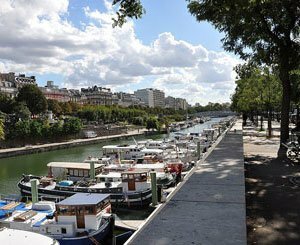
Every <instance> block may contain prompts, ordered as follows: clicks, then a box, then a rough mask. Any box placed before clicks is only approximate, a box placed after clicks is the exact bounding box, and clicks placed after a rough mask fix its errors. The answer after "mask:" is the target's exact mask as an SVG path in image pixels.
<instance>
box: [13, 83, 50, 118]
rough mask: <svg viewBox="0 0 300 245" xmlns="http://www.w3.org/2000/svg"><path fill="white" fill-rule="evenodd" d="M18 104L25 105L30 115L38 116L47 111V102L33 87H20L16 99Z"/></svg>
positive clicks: (36, 88) (35, 87) (37, 89)
mask: <svg viewBox="0 0 300 245" xmlns="http://www.w3.org/2000/svg"><path fill="white" fill-rule="evenodd" d="M16 101H18V102H24V103H26V105H27V107H28V109H29V110H30V112H31V114H33V115H38V114H40V113H42V112H45V111H46V110H47V106H48V105H47V100H46V97H45V96H44V95H43V93H42V92H41V90H39V88H38V87H37V86H35V85H25V86H24V87H22V88H21V89H20V91H19V93H18V96H17V98H16Z"/></svg>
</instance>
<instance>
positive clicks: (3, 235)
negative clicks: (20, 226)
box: [0, 227, 59, 245]
mask: <svg viewBox="0 0 300 245" xmlns="http://www.w3.org/2000/svg"><path fill="white" fill-rule="evenodd" d="M0 241H1V244H5V245H16V244H22V245H59V242H58V241H57V240H55V239H53V238H51V237H48V236H45V235H42V234H38V233H35V232H30V231H22V230H16V229H8V228H6V227H3V228H0Z"/></svg>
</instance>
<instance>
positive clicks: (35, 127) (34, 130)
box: [30, 120, 43, 138]
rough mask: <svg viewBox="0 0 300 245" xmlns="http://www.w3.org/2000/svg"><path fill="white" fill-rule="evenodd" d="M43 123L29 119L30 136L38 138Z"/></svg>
mask: <svg viewBox="0 0 300 245" xmlns="http://www.w3.org/2000/svg"><path fill="white" fill-rule="evenodd" d="M42 132H43V124H42V123H41V122H39V121H37V120H31V121H30V136H32V137H34V138H39V137H41V136H42Z"/></svg>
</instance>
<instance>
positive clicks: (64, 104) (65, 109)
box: [60, 102, 72, 115]
mask: <svg viewBox="0 0 300 245" xmlns="http://www.w3.org/2000/svg"><path fill="white" fill-rule="evenodd" d="M60 107H61V109H62V112H63V114H64V115H69V114H71V113H72V106H71V105H70V103H69V102H62V103H60Z"/></svg>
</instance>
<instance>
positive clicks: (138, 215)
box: [0, 118, 221, 220]
mask: <svg viewBox="0 0 300 245" xmlns="http://www.w3.org/2000/svg"><path fill="white" fill-rule="evenodd" d="M220 119H221V118H212V119H211V120H210V121H208V122H205V123H203V124H198V125H195V126H193V127H190V128H187V129H184V130H181V131H180V132H181V133H200V132H202V130H203V129H205V128H209V127H210V125H211V124H213V123H216V122H218V121H220ZM172 136H174V134H173V133H171V134H170V137H172ZM165 137H167V135H155V136H139V137H135V140H144V139H150V138H151V139H163V138H165ZM124 143H131V144H133V143H134V140H133V138H131V139H127V140H107V141H105V142H102V143H98V144H93V145H85V146H78V147H74V148H69V149H62V150H55V151H49V152H42V153H36V154H31V155H24V156H16V157H10V158H4V159H0V194H19V190H18V188H17V183H18V181H19V179H20V178H21V176H22V174H33V175H46V174H47V163H49V162H55V161H57V162H64V161H69V162H82V161H84V160H85V159H86V158H87V157H88V156H95V157H100V156H101V155H102V150H101V148H102V146H104V145H109V144H124ZM152 210H153V209H149V210H135V211H125V212H124V211H122V210H118V211H117V217H116V218H117V219H119V218H120V219H122V220H133V219H135V220H143V219H145V218H146V217H148V216H149V214H150V213H151V212H152Z"/></svg>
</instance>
